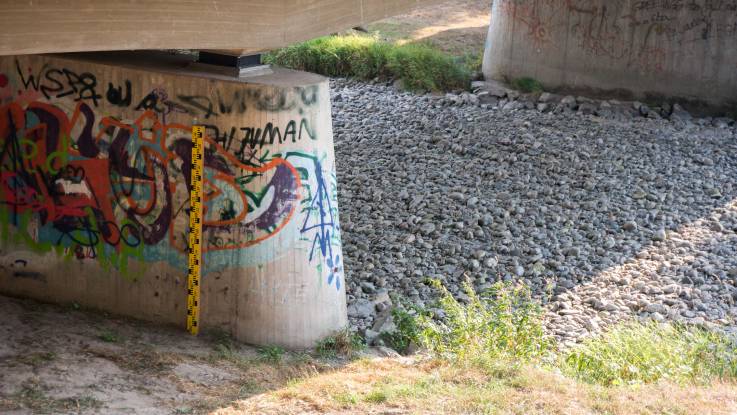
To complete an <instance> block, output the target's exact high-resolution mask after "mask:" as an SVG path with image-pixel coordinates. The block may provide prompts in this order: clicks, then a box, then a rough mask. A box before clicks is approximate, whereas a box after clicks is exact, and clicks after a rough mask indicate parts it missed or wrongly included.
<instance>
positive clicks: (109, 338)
mask: <svg viewBox="0 0 737 415" xmlns="http://www.w3.org/2000/svg"><path fill="white" fill-rule="evenodd" d="M97 337H98V338H99V339H100V340H102V341H104V342H107V343H120V342H122V341H123V338H122V337H121V336H120V334H118V333H117V332H116V331H114V330H103V331H101V332H100V334H99V335H98V336H97Z"/></svg>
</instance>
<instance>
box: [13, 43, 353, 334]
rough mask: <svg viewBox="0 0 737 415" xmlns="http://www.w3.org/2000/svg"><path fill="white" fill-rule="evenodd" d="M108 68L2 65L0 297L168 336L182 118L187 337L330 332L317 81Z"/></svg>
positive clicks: (339, 309) (35, 61)
mask: <svg viewBox="0 0 737 415" xmlns="http://www.w3.org/2000/svg"><path fill="white" fill-rule="evenodd" d="M110 56H114V55H110ZM123 62H126V59H125V58H123V59H121V58H120V56H117V57H115V58H110V57H109V56H108V57H106V56H104V55H97V56H96V57H89V56H85V57H84V58H81V59H80V57H79V56H77V57H75V58H69V57H68V56H46V57H43V56H18V57H4V58H0V143H1V146H0V292H4V293H9V294H13V295H22V296H30V297H35V298H40V299H43V300H50V301H54V302H77V303H79V304H82V305H86V306H91V307H96V308H100V309H104V310H109V311H112V312H115V313H121V314H126V315H131V316H135V317H139V318H145V319H149V320H155V321H163V322H169V323H174V324H180V325H182V324H184V322H185V320H186V269H187V257H186V250H187V232H188V223H189V222H188V221H189V216H188V209H189V200H188V199H189V177H190V157H191V146H192V143H191V126H192V124H193V123H195V122H196V123H199V124H204V125H206V128H207V129H206V131H207V137H206V148H205V160H204V166H205V175H204V176H205V177H204V200H205V202H204V224H203V239H204V244H203V247H202V250H203V261H204V267H203V270H202V272H203V279H202V307H203V308H202V317H201V318H202V323H201V324H202V327H203V328H204V329H207V328H208V327H215V326H219V327H223V328H225V329H227V330H229V331H231V332H232V333H233V334H234V335H235V336H236V337H237V338H239V339H242V340H244V341H247V342H252V343H258V344H282V345H285V346H290V347H303V346H309V345H310V344H312V343H313V342H314V341H315V340H316V339H319V338H321V337H323V336H325V335H326V334H328V333H330V332H331V331H332V330H335V329H338V328H340V327H342V326H344V325H345V324H346V309H345V308H346V305H345V284H344V281H343V266H342V263H343V260H342V255H341V245H340V226H339V221H338V206H337V189H336V177H335V161H334V157H333V143H332V127H331V114H330V102H329V99H330V95H329V91H328V84H327V81H326V80H325V79H324V78H321V77H319V76H315V75H310V74H305V73H300V72H294V71H287V70H278V69H275V72H274V73H273V74H269V75H263V76H258V77H253V78H250V79H249V80H248V81H247V82H241V81H238V80H234V79H231V78H229V77H227V76H216V75H206V74H203V73H194V72H195V71H196V70H197V69H196V68H195V67H193V66H191V65H190V64H189V63H187V62H179V61H176V60H171V59H169V60H162V61H161V62H158V63H157V62H156V61H155V60H153V59H148V60H147V66H146V67H138V66H136V65H131V64H129V63H125V64H124V63H123ZM123 65H125V66H126V67H124V66H123ZM188 65H189V66H188Z"/></svg>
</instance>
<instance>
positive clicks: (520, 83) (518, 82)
mask: <svg viewBox="0 0 737 415" xmlns="http://www.w3.org/2000/svg"><path fill="white" fill-rule="evenodd" d="M512 87H513V88H515V89H518V90H520V91H522V92H525V93H530V92H543V86H542V84H541V83H540V82H538V81H537V79H533V78H517V79H515V80H514V81H512Z"/></svg>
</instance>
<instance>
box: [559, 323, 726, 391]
mask: <svg viewBox="0 0 737 415" xmlns="http://www.w3.org/2000/svg"><path fill="white" fill-rule="evenodd" d="M561 367H562V368H563V371H564V373H566V374H568V375H571V376H574V377H576V378H578V379H581V380H584V381H587V382H590V383H599V384H603V385H620V384H633V383H635V384H636V383H652V382H657V381H659V380H661V379H662V380H670V381H673V382H679V383H680V382H690V381H708V380H711V379H714V378H719V379H726V378H737V345H735V343H734V341H733V340H730V339H729V338H728V337H727V336H726V335H724V334H721V333H718V332H713V331H708V330H705V329H702V328H697V327H687V326H684V325H677V324H658V323H655V322H651V323H637V322H631V323H624V324H620V325H618V326H615V327H613V328H612V329H611V330H609V331H608V332H606V333H604V334H602V335H599V336H597V337H593V338H590V339H588V340H586V341H585V342H584V343H583V344H581V345H579V346H577V347H575V348H573V349H572V350H570V351H569V352H568V353H567V354H566V355H565V356H564V358H563V361H562V362H561Z"/></svg>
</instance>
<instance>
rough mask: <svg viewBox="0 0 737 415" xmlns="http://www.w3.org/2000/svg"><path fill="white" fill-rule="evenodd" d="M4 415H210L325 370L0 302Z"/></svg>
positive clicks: (163, 332)
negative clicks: (196, 414)
mask: <svg viewBox="0 0 737 415" xmlns="http://www.w3.org/2000/svg"><path fill="white" fill-rule="evenodd" d="M0 316H3V318H4V321H3V324H2V325H0V413H3V414H29V413H53V414H57V413H82V414H87V413H104V414H109V413H114V414H172V413H177V414H195V413H209V412H211V411H212V410H215V409H217V408H220V407H227V406H228V405H229V404H230V403H231V402H233V401H235V400H238V399H243V398H247V397H249V396H252V395H254V394H257V393H261V392H264V391H267V390H270V389H273V388H278V387H282V386H283V385H284V384H285V383H286V382H287V381H288V380H289V379H291V378H293V377H299V376H303V375H305V374H307V375H309V374H311V373H317V372H318V371H320V370H322V369H324V368H327V367H329V366H327V365H326V364H325V363H317V362H315V361H313V360H312V359H311V358H309V357H305V356H301V355H295V354H288V355H285V356H284V357H283V360H282V361H281V362H279V363H273V362H267V361H265V358H264V355H263V354H261V353H259V351H258V350H256V349H254V348H250V347H246V346H242V345H236V344H234V343H232V342H231V341H230V340H229V339H228V338H227V337H224V336H222V335H219V334H218V333H210V334H206V335H202V336H200V337H193V336H190V335H189V334H187V333H186V332H185V331H184V330H183V329H182V328H176V327H165V326H157V325H153V324H148V323H143V322H140V321H135V320H130V319H125V318H120V317H115V316H109V315H106V314H104V313H100V312H95V311H87V310H77V309H75V308H74V307H62V306H57V305H49V304H40V303H37V302H34V301H31V300H20V299H14V298H9V297H4V296H0Z"/></svg>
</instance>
